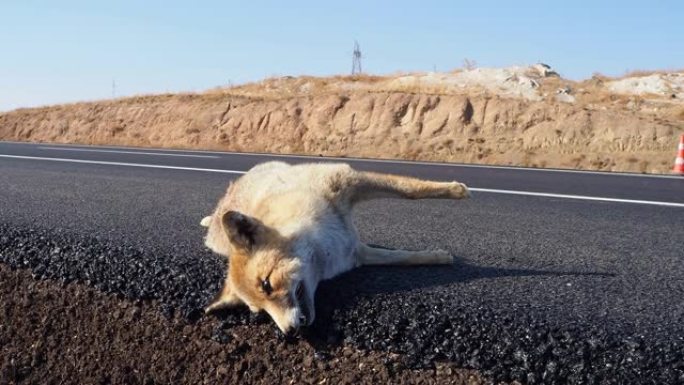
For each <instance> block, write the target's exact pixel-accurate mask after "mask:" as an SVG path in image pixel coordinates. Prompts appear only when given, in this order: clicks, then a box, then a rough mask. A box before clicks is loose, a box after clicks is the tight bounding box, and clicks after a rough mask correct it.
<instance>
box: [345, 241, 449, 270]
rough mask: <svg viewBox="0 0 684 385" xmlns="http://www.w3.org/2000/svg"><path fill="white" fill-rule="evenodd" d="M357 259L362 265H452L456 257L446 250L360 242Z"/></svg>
mask: <svg viewBox="0 0 684 385" xmlns="http://www.w3.org/2000/svg"><path fill="white" fill-rule="evenodd" d="M356 260H357V262H358V264H359V265H361V266H364V265H365V266H370V265H450V264H452V263H453V262H454V257H453V256H452V255H451V254H450V253H449V252H447V251H444V250H422V251H408V250H390V249H382V248H377V247H371V246H368V245H366V244H360V245H359V248H358V249H357V252H356Z"/></svg>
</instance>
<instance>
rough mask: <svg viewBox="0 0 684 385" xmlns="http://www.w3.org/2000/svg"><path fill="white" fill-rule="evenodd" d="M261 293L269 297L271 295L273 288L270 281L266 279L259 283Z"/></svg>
mask: <svg viewBox="0 0 684 385" xmlns="http://www.w3.org/2000/svg"><path fill="white" fill-rule="evenodd" d="M261 291H263V292H264V293H266V295H271V293H272V292H273V287H271V281H270V280H269V279H268V278H266V279H264V280H262V281H261Z"/></svg>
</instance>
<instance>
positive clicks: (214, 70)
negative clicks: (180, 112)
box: [0, 0, 684, 111]
mask: <svg viewBox="0 0 684 385" xmlns="http://www.w3.org/2000/svg"><path fill="white" fill-rule="evenodd" d="M354 39H357V40H358V41H359V43H360V44H361V50H362V52H363V54H364V56H365V57H364V59H363V66H364V70H365V71H367V72H370V73H377V74H384V73H392V72H395V71H427V70H432V69H433V66H435V67H436V68H437V70H449V69H453V68H457V67H459V66H461V64H462V62H463V59H464V58H470V59H473V60H475V61H476V62H477V63H478V65H479V66H508V65H516V64H527V63H534V62H537V61H543V62H546V63H548V64H550V65H552V66H553V67H555V68H556V69H557V70H558V71H559V72H560V73H561V74H562V75H564V76H566V77H569V78H573V79H580V78H585V77H589V76H591V74H592V73H593V72H601V73H604V74H607V75H620V74H622V73H624V72H625V71H626V70H633V69H660V68H666V69H667V68H681V67H684V1H681V0H672V1H658V0H651V1H645V0H642V1H629V0H628V1H599V0H594V1H562V2H561V1H554V0H545V1H484V0H483V1H474V0H470V1H428V0H422V1H382V2H381V1H370V0H369V1H353V0H348V1H335V2H328V1H322V0H320V1H310V2H309V1H306V2H304V1H240V2H228V1H215V2H203V1H184V2H176V1H143V0H140V1H93V0H91V1H33V0H16V1H13V2H10V1H3V2H2V3H1V4H0V47H1V49H2V50H1V51H0V52H1V53H0V111H2V110H8V109H13V108H17V107H24V106H35V105H43V104H51V103H60V102H70V101H80V100H90V99H99V98H108V97H111V95H112V80H113V79H114V80H115V81H116V91H117V92H116V93H117V96H123V95H133V94H146V93H157V92H166V91H201V90H204V89H207V88H211V87H215V86H219V85H226V84H228V83H229V82H232V83H233V84H235V83H242V82H246V81H252V80H258V79H261V78H264V77H268V76H273V75H297V74H313V75H329V74H340V73H348V72H349V71H350V67H351V52H352V49H353V43H354Z"/></svg>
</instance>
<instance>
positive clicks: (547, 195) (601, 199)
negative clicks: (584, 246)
mask: <svg viewBox="0 0 684 385" xmlns="http://www.w3.org/2000/svg"><path fill="white" fill-rule="evenodd" d="M469 190H471V191H477V192H485V193H493V194H510V195H525V196H533V197H545V198H561V199H578V200H585V201H599V202H616V203H632V204H640V205H654V206H666V207H683V208H684V203H675V202H659V201H645V200H638V199H619V198H604V197H590V196H585V195H571V194H552V193H540V192H533V191H517V190H498V189H489V188H469Z"/></svg>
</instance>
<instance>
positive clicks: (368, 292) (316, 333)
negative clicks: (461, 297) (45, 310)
mask: <svg viewBox="0 0 684 385" xmlns="http://www.w3.org/2000/svg"><path fill="white" fill-rule="evenodd" d="M567 276H590V277H596V278H599V279H600V278H607V277H613V276H615V274H611V273H605V272H587V271H572V270H542V269H526V268H500V267H490V266H478V265H476V264H473V263H470V262H468V261H466V260H464V259H462V258H456V260H455V262H454V264H453V265H446V266H366V267H360V268H358V269H355V270H352V271H350V272H348V273H345V274H343V275H341V276H339V277H336V278H334V279H332V280H329V281H324V282H322V283H321V284H320V286H319V288H318V291H317V293H316V314H317V316H316V322H315V323H314V325H313V328H312V329H313V330H312V332H313V333H311V337H313V338H310V339H309V338H307V339H309V341H310V342H311V343H312V344H313V345H319V346H320V344H321V340H320V339H319V338H320V336H322V335H326V334H327V335H330V333H331V330H330V328H329V325H331V324H334V322H333V320H332V318H333V314H334V313H335V312H338V311H343V310H344V309H348V308H350V307H354V303H355V302H356V300H357V299H359V298H360V297H364V298H368V297H373V296H377V295H383V294H391V293H401V292H411V291H414V290H420V289H429V288H436V287H443V286H449V285H454V284H464V283H467V282H470V281H475V280H483V279H488V280H493V281H495V280H497V279H501V278H511V277H513V278H516V277H540V278H541V277H567ZM492 283H494V282H492ZM447 290H448V289H447ZM453 290H458V288H453ZM333 333H334V332H333ZM327 343H328V344H330V341H327Z"/></svg>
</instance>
